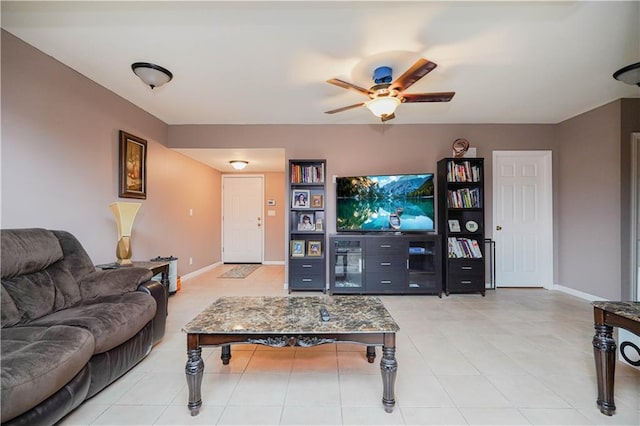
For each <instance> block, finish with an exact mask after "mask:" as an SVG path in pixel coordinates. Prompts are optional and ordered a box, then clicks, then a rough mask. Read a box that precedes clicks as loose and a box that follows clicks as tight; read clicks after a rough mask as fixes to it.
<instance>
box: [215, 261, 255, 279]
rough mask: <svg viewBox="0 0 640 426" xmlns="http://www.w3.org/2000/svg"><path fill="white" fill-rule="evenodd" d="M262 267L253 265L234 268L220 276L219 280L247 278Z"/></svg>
mask: <svg viewBox="0 0 640 426" xmlns="http://www.w3.org/2000/svg"><path fill="white" fill-rule="evenodd" d="M260 266H262V265H255V264H251V265H238V266H234V267H233V268H231V269H229V270H228V271H227V272H225V273H224V274H222V275H220V276H219V278H246V277H248V276H249V274H251V273H252V272H254V271H255V270H256V269H258V268H259V267H260Z"/></svg>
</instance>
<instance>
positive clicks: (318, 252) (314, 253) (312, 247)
mask: <svg viewBox="0 0 640 426" xmlns="http://www.w3.org/2000/svg"><path fill="white" fill-rule="evenodd" d="M308 245H309V247H308V248H307V256H309V257H320V256H322V241H309V242H308Z"/></svg>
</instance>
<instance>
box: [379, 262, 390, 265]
mask: <svg viewBox="0 0 640 426" xmlns="http://www.w3.org/2000/svg"><path fill="white" fill-rule="evenodd" d="M380 266H391V262H380Z"/></svg>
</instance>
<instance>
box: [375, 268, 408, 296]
mask: <svg viewBox="0 0 640 426" xmlns="http://www.w3.org/2000/svg"><path fill="white" fill-rule="evenodd" d="M365 281H366V283H367V292H373V293H385V292H389V293H400V292H402V291H403V290H404V289H405V288H406V286H407V274H406V270H405V271H404V272H398V271H387V272H367V273H366V274H365Z"/></svg>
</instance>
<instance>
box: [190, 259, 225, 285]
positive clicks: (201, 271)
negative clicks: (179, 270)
mask: <svg viewBox="0 0 640 426" xmlns="http://www.w3.org/2000/svg"><path fill="white" fill-rule="evenodd" d="M220 265H222V262H216V263H213V264H211V265H209V266H205V267H204V268H200V269H197V270H195V271H193V272H189V273H188V274H186V275H182V276H181V277H180V281H181V282H182V281H186V280H189V279H191V278H194V277H197V276H198V275H202V274H204V273H205V272H209V271H210V270H212V269H214V268H217V267H218V266H220Z"/></svg>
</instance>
